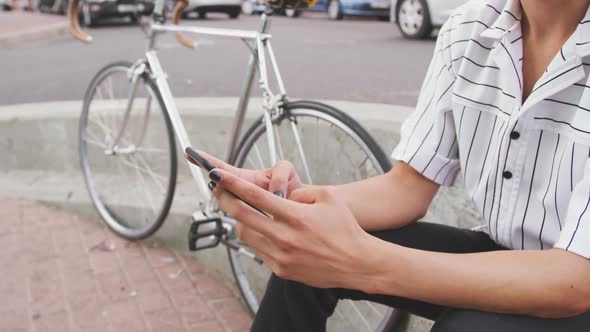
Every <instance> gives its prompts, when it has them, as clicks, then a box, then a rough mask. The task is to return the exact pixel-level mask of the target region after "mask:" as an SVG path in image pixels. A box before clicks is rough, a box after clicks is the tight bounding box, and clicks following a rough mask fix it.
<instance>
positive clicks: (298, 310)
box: [252, 222, 590, 332]
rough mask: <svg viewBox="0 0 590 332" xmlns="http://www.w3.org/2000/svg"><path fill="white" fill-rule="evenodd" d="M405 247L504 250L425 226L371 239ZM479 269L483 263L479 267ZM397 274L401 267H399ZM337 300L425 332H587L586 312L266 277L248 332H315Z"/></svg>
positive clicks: (476, 235) (480, 238)
mask: <svg viewBox="0 0 590 332" xmlns="http://www.w3.org/2000/svg"><path fill="white" fill-rule="evenodd" d="M373 235H374V236H376V237H379V238H381V239H383V240H385V241H388V242H391V243H396V244H399V245H402V246H405V247H410V248H415V249H421V250H428V251H436V252H448V253H474V252H484V251H495V250H505V248H503V247H500V246H499V245H497V244H496V243H495V242H494V241H492V240H491V239H490V237H489V236H488V235H487V234H485V233H481V232H475V231H472V230H467V229H459V228H454V227H449V226H444V225H438V224H431V223H425V222H418V223H414V224H412V225H410V226H407V227H404V228H400V229H397V230H387V231H381V232H375V233H373ZM482 263H484V262H482ZM400 268H403V266H400ZM339 299H351V300H367V301H372V302H377V303H381V304H384V305H388V306H391V307H394V308H397V309H400V310H403V311H407V312H410V313H412V314H415V315H418V316H422V317H425V318H428V319H431V320H434V321H435V324H434V326H433V328H432V330H431V332H473V331H478V332H498V331H500V332H517V331H518V332H529V331H530V332H532V331H534V332H543V331H547V332H587V331H590V312H588V313H585V314H582V315H579V316H576V317H571V318H563V319H542V318H535V317H530V316H523V315H507V314H497V313H492V312H481V311H475V310H464V309H457V308H450V307H444V306H440V305H436V304H431V303H426V302H421V301H416V300H411V299H406V298H400V297H396V296H388V295H375V294H366V293H363V292H361V291H357V290H351V289H333V288H331V289H321V288H314V287H310V286H307V285H305V284H302V283H298V282H294V281H289V280H285V279H281V278H279V277H277V276H276V275H274V274H273V275H272V277H271V279H270V281H269V283H268V286H267V289H266V293H265V295H264V298H263V299H262V301H261V304H260V308H259V310H258V314H257V315H256V318H255V320H254V324H253V326H252V331H253V332H316V331H317V332H321V331H325V329H326V327H325V326H326V321H327V319H328V317H329V316H330V315H331V314H332V313H333V311H334V309H335V307H336V304H337V302H338V300H339Z"/></svg>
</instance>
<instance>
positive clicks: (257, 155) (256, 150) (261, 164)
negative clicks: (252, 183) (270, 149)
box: [254, 145, 265, 169]
mask: <svg viewBox="0 0 590 332" xmlns="http://www.w3.org/2000/svg"><path fill="white" fill-rule="evenodd" d="M254 151H255V153H256V158H258V167H257V168H258V169H263V168H265V167H264V162H263V161H262V155H261V154H260V150H258V145H254Z"/></svg>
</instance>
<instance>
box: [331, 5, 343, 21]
mask: <svg viewBox="0 0 590 332" xmlns="http://www.w3.org/2000/svg"><path fill="white" fill-rule="evenodd" d="M342 17H343V15H342V5H341V4H340V0H331V1H330V3H329V4H328V18H329V19H331V20H341V19H342Z"/></svg>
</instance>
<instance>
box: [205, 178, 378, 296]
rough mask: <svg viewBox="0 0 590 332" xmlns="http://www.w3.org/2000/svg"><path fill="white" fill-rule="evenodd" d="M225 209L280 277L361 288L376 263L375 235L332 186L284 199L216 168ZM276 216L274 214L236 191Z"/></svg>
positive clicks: (221, 204)
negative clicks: (363, 225) (371, 233)
mask: <svg viewBox="0 0 590 332" xmlns="http://www.w3.org/2000/svg"><path fill="white" fill-rule="evenodd" d="M213 172H215V173H216V175H218V176H219V177H218V176H213V178H220V180H219V181H218V184H217V186H216V188H215V190H214V195H215V196H216V198H217V199H218V202H219V207H220V209H221V210H223V211H225V212H227V213H229V214H230V215H231V216H232V217H233V218H235V219H236V220H237V221H238V234H239V236H240V239H241V240H242V241H244V242H245V243H246V244H248V245H249V246H250V247H252V248H253V249H254V250H256V253H257V254H258V255H259V256H260V257H261V258H262V259H263V260H264V261H265V263H266V264H267V265H268V266H270V268H271V269H272V270H273V272H274V273H275V274H277V275H278V276H279V277H282V278H286V279H290V280H296V281H299V282H303V283H306V284H308V285H312V286H316V287H323V288H327V287H347V288H356V287H359V285H362V284H363V282H362V280H364V279H365V278H364V276H366V275H368V274H370V272H371V271H373V270H374V269H375V267H374V266H372V265H371V262H372V261H373V260H372V259H371V258H370V257H372V256H373V253H374V250H373V248H372V246H373V245H374V244H375V241H374V240H376V238H374V237H372V236H370V235H369V234H368V233H366V232H365V231H363V230H362V229H361V227H360V226H359V225H358V223H357V222H356V220H355V218H354V216H353V215H352V213H351V212H350V210H349V209H348V208H347V206H346V205H345V204H344V203H343V202H342V201H339V200H338V199H336V197H335V196H334V195H333V194H332V193H331V192H330V190H331V189H329V188H327V187H305V188H300V189H296V190H293V191H292V192H291V194H290V195H289V199H288V200H287V199H283V198H280V197H277V196H276V195H273V194H272V193H270V192H268V191H265V190H262V189H261V188H259V187H257V186H255V185H253V184H252V183H250V182H247V181H243V179H241V178H239V177H238V176H236V175H234V174H233V173H232V172H228V171H223V170H218V169H216V170H214V171H213ZM228 191H230V192H231V193H233V194H235V195H236V196H238V197H240V198H241V199H243V200H244V201H246V202H248V203H249V204H252V205H253V206H256V207H257V208H259V209H261V210H263V211H265V212H267V213H269V214H270V215H272V216H273V218H272V219H269V218H267V217H265V216H263V215H262V214H260V213H259V212H257V211H255V210H254V209H252V208H250V207H249V206H247V205H246V204H244V203H243V202H242V201H240V200H239V199H237V198H236V197H235V196H234V195H232V194H230V193H229V192H228Z"/></svg>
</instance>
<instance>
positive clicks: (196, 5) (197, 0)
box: [183, 0, 243, 18]
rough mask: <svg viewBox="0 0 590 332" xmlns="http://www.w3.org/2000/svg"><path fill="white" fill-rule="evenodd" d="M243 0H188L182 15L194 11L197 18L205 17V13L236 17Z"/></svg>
mask: <svg viewBox="0 0 590 332" xmlns="http://www.w3.org/2000/svg"><path fill="white" fill-rule="evenodd" d="M242 2H243V0H189V4H188V6H187V7H186V9H185V10H184V13H183V14H184V16H188V14H189V13H192V12H196V13H197V15H198V16H199V18H205V17H206V16H207V13H225V14H227V15H229V17H230V18H238V16H240V13H241V12H242Z"/></svg>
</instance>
